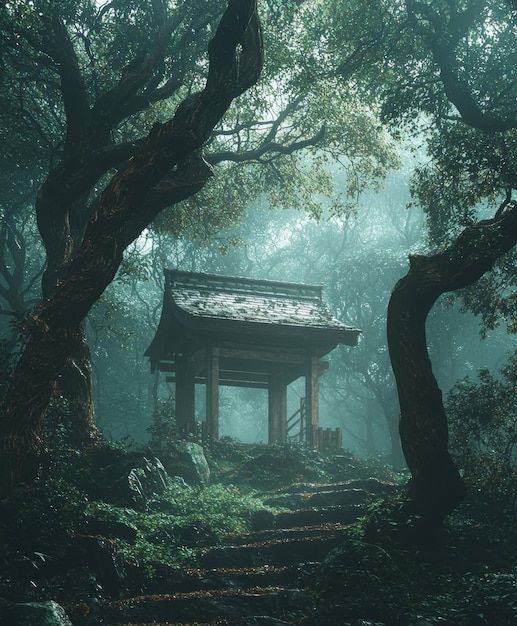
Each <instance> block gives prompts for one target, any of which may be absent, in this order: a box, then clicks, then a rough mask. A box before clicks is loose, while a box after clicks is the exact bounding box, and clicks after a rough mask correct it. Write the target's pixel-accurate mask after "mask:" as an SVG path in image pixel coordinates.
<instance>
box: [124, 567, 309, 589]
mask: <svg viewBox="0 0 517 626" xmlns="http://www.w3.org/2000/svg"><path fill="white" fill-rule="evenodd" d="M304 565H307V566H308V564H304ZM301 574H303V572H302V571H301V568H300V567H299V566H297V565H281V566H275V565H262V566H257V567H247V568H240V567H226V568H224V567H219V568H211V569H209V568H196V567H177V566H169V567H166V566H163V567H161V568H159V569H157V571H156V573H155V575H154V577H153V579H152V581H150V582H149V584H147V585H146V584H144V585H139V586H138V587H136V586H132V587H131V586H130V587H128V589H127V591H126V592H127V593H128V594H129V595H133V594H134V595H137V594H139V595H140V594H149V593H153V594H164V593H165V594H167V593H171V592H174V593H191V592H195V591H207V590H215V589H248V588H251V587H267V586H271V585H273V586H286V585H289V584H292V583H293V582H294V581H296V580H297V579H298V578H299V577H300V575H301Z"/></svg>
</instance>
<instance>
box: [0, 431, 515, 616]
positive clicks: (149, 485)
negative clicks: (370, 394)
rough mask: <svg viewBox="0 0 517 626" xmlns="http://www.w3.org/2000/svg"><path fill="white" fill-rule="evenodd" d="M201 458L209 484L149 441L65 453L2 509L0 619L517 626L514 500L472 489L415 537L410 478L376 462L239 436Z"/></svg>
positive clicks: (219, 444) (220, 443)
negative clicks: (438, 528) (182, 473)
mask: <svg viewBox="0 0 517 626" xmlns="http://www.w3.org/2000/svg"><path fill="white" fill-rule="evenodd" d="M205 452H206V457H207V460H208V465H209V467H210V470H211V481H210V485H208V486H196V485H189V484H187V483H186V482H185V481H184V480H183V479H182V478H178V477H172V478H171V477H170V476H167V475H166V474H165V473H164V471H163V468H161V464H159V463H158V462H156V461H155V460H154V459H153V458H152V456H151V455H150V454H149V451H145V452H142V451H141V452H134V451H133V452H128V451H125V450H121V449H118V448H114V447H111V446H102V447H92V449H91V450H88V451H83V452H82V453H79V452H77V451H74V450H72V449H67V450H66V451H63V450H61V453H60V455H56V456H55V459H54V464H53V467H52V468H51V470H50V472H49V476H48V477H47V480H46V482H45V483H42V484H40V485H37V486H36V487H33V488H30V489H28V488H24V489H20V490H18V491H17V492H16V493H15V494H14V495H13V497H12V498H11V499H10V501H8V502H4V503H2V505H1V508H2V510H1V518H0V533H1V534H0V537H1V538H2V542H1V544H0V548H1V553H0V624H5V625H6V626H16V625H17V624H20V625H22V624H23V625H26V626H39V625H40V624H45V625H47V624H54V625H56V626H58V625H59V626H61V625H65V624H70V623H72V624H73V626H93V625H96V624H104V625H110V624H111V625H113V626H115V625H119V624H120V625H122V624H124V625H126V626H129V625H139V626H143V625H147V624H155V625H156V624H169V625H177V626H186V625H187V624H190V625H198V626H208V625H211V626H216V625H218V626H223V625H224V626H237V625H241V626H281V625H285V624H291V625H294V624H295V625H304V626H348V625H350V626H367V625H377V626H381V625H383V624H384V625H385V626H430V625H434V624H440V625H443V626H453V625H454V626H483V625H489V626H503V625H504V626H507V625H508V624H513V623H517V551H516V549H515V548H516V545H515V544H516V542H515V538H516V537H515V520H514V519H513V517H512V515H511V513H508V506H507V503H503V504H504V505H503V504H501V505H500V503H497V502H494V501H493V500H490V498H489V495H487V494H484V493H482V492H475V493H470V494H469V496H468V497H467V498H466V500H465V502H464V503H463V504H462V505H461V506H460V507H459V508H458V510H457V511H456V512H455V513H454V514H453V515H451V516H450V517H449V518H448V519H447V520H446V523H445V524H444V528H443V531H442V533H441V534H440V536H439V537H435V538H433V540H432V541H426V542H420V543H415V542H414V541H412V542H411V543H409V542H408V541H405V540H401V538H402V537H406V535H407V533H406V528H401V527H400V525H401V523H402V522H400V521H396V520H397V515H393V513H394V512H396V510H397V507H400V503H401V501H402V494H403V492H404V483H405V480H406V479H407V477H404V476H401V475H397V474H394V473H393V472H391V471H390V470H389V468H387V467H386V466H384V465H383V464H382V463H380V462H379V461H377V460H369V461H365V460H362V459H359V458H355V457H353V456H352V455H351V454H350V453H348V452H346V451H344V450H339V451H335V452H332V453H328V454H325V455H323V454H319V453H316V452H315V451H313V450H308V449H307V448H303V447H301V446H295V445H284V446H263V445H245V444H239V443H237V442H234V441H230V440H222V441H220V442H213V443H212V444H211V445H210V446H208V447H207V448H206V449H205ZM372 528H374V529H377V530H376V532H377V534H376V533H375V532H374V533H373V534H372V530H371V529H372ZM365 532H368V534H367V539H366V536H365ZM54 603H57V605H60V606H61V607H63V611H61V612H60V609H59V607H57V605H55V604H54ZM56 607H57V608H58V610H57V612H56ZM50 613H52V615H53V616H52V619H54V621H48V619H50V618H49V615H50ZM65 613H66V616H65ZM44 615H45V616H46V617H45V619H47V621H43V619H44V617H43V616H44Z"/></svg>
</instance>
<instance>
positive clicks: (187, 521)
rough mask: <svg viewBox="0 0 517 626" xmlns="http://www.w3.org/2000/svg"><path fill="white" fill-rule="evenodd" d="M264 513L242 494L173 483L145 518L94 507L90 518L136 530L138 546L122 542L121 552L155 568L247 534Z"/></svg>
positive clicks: (121, 510)
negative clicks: (226, 538) (224, 539)
mask: <svg viewBox="0 0 517 626" xmlns="http://www.w3.org/2000/svg"><path fill="white" fill-rule="evenodd" d="M263 508H267V507H265V505H264V504H263V503H262V502H261V500H260V499H258V498H257V497H254V496H253V495H246V494H243V493H241V492H240V491H239V489H238V488H237V487H233V486H228V487H225V486H222V485H212V486H209V487H206V488H200V487H189V486H187V485H185V484H184V483H182V482H181V481H172V482H171V484H170V486H169V488H168V490H167V491H166V492H165V493H164V494H163V495H161V496H160V497H156V498H155V499H154V500H151V501H150V502H149V503H148V505H147V510H146V511H145V512H140V511H136V510H134V509H128V508H120V507H116V506H114V505H112V504H109V503H104V502H92V503H90V504H88V506H87V509H86V513H87V516H89V517H92V518H95V519H100V520H107V521H116V522H123V523H124V524H127V525H129V526H132V527H133V528H136V529H137V530H138V534H137V540H136V542H135V543H134V544H133V545H131V544H128V543H124V542H121V548H122V552H123V554H124V555H125V556H126V557H127V558H128V559H136V560H137V561H138V562H139V563H140V564H142V565H143V566H148V567H152V565H153V563H157V562H162V563H178V562H180V561H182V560H184V559H185V558H187V557H191V556H192V554H193V553H194V550H195V549H196V548H199V547H201V546H203V545H210V544H213V543H214V542H217V541H218V540H220V539H221V537H222V536H223V535H227V534H231V533H240V532H245V531H246V530H248V529H249V527H250V521H251V516H252V514H253V512H254V511H257V510H259V509H263Z"/></svg>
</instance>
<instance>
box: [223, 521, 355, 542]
mask: <svg viewBox="0 0 517 626" xmlns="http://www.w3.org/2000/svg"><path fill="white" fill-rule="evenodd" d="M349 526H350V524H341V523H340V522H324V523H322V524H311V525H309V526H292V527H276V526H274V527H273V528H266V529H262V530H254V531H250V532H248V533H242V534H239V535H226V537H224V541H223V543H224V544H230V545H243V544H249V543H259V542H264V541H271V540H288V539H299V538H303V537H307V538H308V537H323V536H333V535H336V534H343V533H346V532H347V530H348V528H349Z"/></svg>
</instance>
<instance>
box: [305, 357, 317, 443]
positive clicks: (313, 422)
mask: <svg viewBox="0 0 517 626" xmlns="http://www.w3.org/2000/svg"><path fill="white" fill-rule="evenodd" d="M318 392H319V358H318V356H317V355H316V354H314V353H310V354H309V355H308V356H307V361H306V368H305V411H306V413H305V414H306V416H307V422H306V424H307V443H309V444H310V445H312V446H316V445H317V441H316V431H317V428H318V424H319V414H318Z"/></svg>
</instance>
